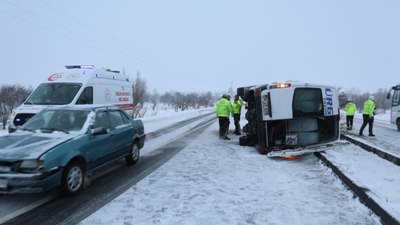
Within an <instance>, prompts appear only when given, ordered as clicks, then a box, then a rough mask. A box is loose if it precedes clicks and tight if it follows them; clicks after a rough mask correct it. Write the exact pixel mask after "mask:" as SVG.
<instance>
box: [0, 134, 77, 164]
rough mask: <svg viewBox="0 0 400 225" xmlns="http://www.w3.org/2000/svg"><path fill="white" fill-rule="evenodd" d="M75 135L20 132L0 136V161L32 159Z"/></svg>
mask: <svg viewBox="0 0 400 225" xmlns="http://www.w3.org/2000/svg"><path fill="white" fill-rule="evenodd" d="M74 136H76V135H57V134H54V133H53V134H39V133H31V132H22V133H19V134H15V133H12V134H9V135H5V136H0V160H20V159H34V158H38V157H39V156H40V155H42V154H43V153H45V152H46V151H48V150H50V149H52V148H54V147H55V146H57V145H59V144H61V143H63V142H66V141H68V140H70V139H72V138H74Z"/></svg>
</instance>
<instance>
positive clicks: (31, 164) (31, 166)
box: [19, 159, 43, 171]
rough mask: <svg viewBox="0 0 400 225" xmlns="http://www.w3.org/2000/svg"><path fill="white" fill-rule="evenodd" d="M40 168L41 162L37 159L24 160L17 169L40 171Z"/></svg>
mask: <svg viewBox="0 0 400 225" xmlns="http://www.w3.org/2000/svg"><path fill="white" fill-rule="evenodd" d="M42 167H43V161H42V160H37V159H28V160H24V161H22V162H21V164H20V165H19V169H21V170H28V171H32V170H38V169H41V168H42Z"/></svg>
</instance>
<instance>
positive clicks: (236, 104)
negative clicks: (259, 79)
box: [232, 95, 242, 135]
mask: <svg viewBox="0 0 400 225" xmlns="http://www.w3.org/2000/svg"><path fill="white" fill-rule="evenodd" d="M232 110H233V121H234V124H235V134H236V135H240V123H239V121H240V113H241V111H242V100H240V99H239V96H238V95H235V98H234V99H233V104H232Z"/></svg>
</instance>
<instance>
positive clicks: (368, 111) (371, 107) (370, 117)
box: [359, 96, 375, 136]
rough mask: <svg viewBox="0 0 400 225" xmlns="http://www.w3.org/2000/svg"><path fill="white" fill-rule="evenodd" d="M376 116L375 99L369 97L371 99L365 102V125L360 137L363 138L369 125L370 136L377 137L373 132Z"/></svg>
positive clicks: (362, 126) (362, 127)
mask: <svg viewBox="0 0 400 225" xmlns="http://www.w3.org/2000/svg"><path fill="white" fill-rule="evenodd" d="M374 115H375V97H374V96H369V99H368V100H367V101H365V102H364V112H363V124H362V125H361V129H360V133H359V134H360V136H363V131H364V128H365V127H366V126H367V124H368V131H369V136H375V134H374V133H373V132H372V128H373V124H374Z"/></svg>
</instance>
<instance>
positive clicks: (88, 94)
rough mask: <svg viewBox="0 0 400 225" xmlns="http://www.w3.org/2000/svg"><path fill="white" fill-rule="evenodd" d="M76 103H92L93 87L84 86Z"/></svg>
mask: <svg viewBox="0 0 400 225" xmlns="http://www.w3.org/2000/svg"><path fill="white" fill-rule="evenodd" d="M76 104H77V105H84V104H93V87H86V88H85V89H84V90H83V91H82V94H81V96H79V98H78V101H76Z"/></svg>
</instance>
